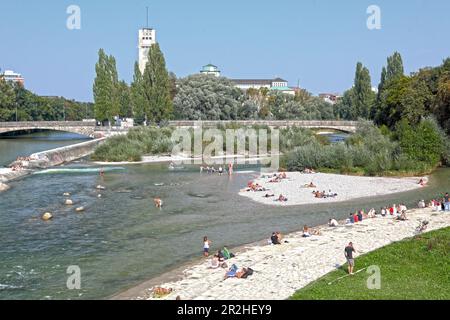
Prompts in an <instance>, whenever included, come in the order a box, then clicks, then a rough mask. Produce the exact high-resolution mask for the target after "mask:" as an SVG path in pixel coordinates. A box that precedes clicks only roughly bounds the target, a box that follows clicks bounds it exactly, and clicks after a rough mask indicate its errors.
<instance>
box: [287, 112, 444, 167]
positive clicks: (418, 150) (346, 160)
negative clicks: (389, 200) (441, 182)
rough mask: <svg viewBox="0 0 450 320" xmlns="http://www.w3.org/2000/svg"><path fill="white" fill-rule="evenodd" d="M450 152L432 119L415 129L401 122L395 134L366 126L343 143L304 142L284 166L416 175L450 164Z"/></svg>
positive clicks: (362, 125) (367, 123) (373, 126)
mask: <svg viewBox="0 0 450 320" xmlns="http://www.w3.org/2000/svg"><path fill="white" fill-rule="evenodd" d="M449 150H450V143H449V139H448V137H447V136H446V135H445V133H444V132H443V131H442V130H441V129H440V128H439V126H438V124H437V123H436V121H435V120H434V119H432V118H429V119H424V120H422V121H421V122H420V123H419V124H418V125H415V126H412V125H410V124H409V123H408V122H407V121H400V122H399V124H398V125H397V126H396V128H395V129H394V130H392V131H391V130H390V129H389V128H387V127H382V128H381V129H380V128H378V127H376V126H375V125H374V124H372V123H370V122H366V123H363V124H361V125H360V126H359V128H358V129H357V131H356V133H355V134H354V135H352V136H350V137H349V138H348V139H347V140H346V141H345V142H343V143H337V144H323V143H319V142H318V141H316V140H314V139H312V140H304V143H303V144H302V145H301V146H298V147H296V148H294V149H293V150H292V151H290V152H288V153H287V154H286V158H285V165H286V166H287V168H288V170H293V171H301V170H304V168H314V169H316V170H319V171H324V172H338V173H350V174H362V175H415V174H425V173H429V172H431V171H432V170H434V169H435V168H436V167H437V166H438V165H440V164H448V162H449V159H450V155H449V154H450V151H449Z"/></svg>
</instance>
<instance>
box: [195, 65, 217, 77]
mask: <svg viewBox="0 0 450 320" xmlns="http://www.w3.org/2000/svg"><path fill="white" fill-rule="evenodd" d="M200 73H201V74H212V75H214V76H216V77H220V70H219V68H218V67H217V66H215V65H213V64H207V65H206V66H203V67H202V70H200Z"/></svg>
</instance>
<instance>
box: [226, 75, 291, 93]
mask: <svg viewBox="0 0 450 320" xmlns="http://www.w3.org/2000/svg"><path fill="white" fill-rule="evenodd" d="M231 81H232V82H233V83H234V84H235V85H236V87H238V88H239V89H241V90H244V91H246V90H248V89H257V90H259V89H261V88H267V89H269V90H272V91H278V92H282V93H286V94H291V95H295V90H296V89H295V88H291V87H289V86H288V82H287V81H286V80H284V79H281V78H275V79H231Z"/></svg>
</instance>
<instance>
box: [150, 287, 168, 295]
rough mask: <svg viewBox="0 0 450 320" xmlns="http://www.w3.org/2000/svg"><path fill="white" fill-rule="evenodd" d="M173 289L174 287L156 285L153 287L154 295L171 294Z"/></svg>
mask: <svg viewBox="0 0 450 320" xmlns="http://www.w3.org/2000/svg"><path fill="white" fill-rule="evenodd" d="M172 291H173V289H172V288H169V289H167V288H162V287H156V288H154V289H153V296H155V297H162V296H165V295H168V294H170V293H171V292H172Z"/></svg>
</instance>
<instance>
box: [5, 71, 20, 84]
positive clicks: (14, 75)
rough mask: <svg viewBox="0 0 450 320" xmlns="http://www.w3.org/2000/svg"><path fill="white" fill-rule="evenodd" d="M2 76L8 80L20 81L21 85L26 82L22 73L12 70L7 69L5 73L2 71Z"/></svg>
mask: <svg viewBox="0 0 450 320" xmlns="http://www.w3.org/2000/svg"><path fill="white" fill-rule="evenodd" d="M0 78H2V79H3V80H5V81H7V82H15V83H20V84H21V85H23V84H24V82H25V79H24V78H23V77H22V75H21V74H20V73H16V72H14V71H12V70H5V72H4V73H0Z"/></svg>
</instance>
